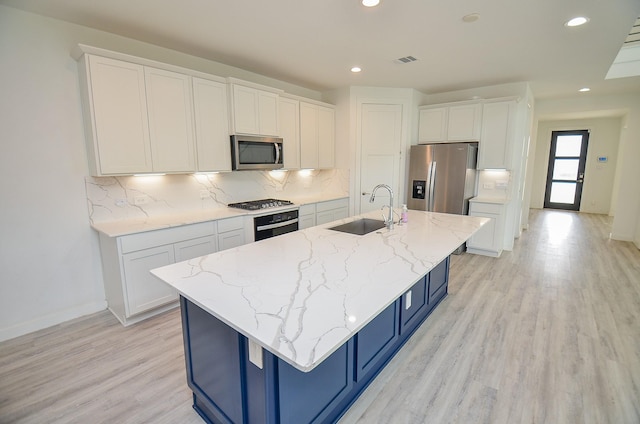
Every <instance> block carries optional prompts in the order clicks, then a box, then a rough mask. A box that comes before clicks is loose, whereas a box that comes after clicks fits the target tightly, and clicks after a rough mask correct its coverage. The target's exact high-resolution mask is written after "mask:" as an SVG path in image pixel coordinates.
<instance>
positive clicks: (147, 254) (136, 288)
mask: <svg viewBox="0 0 640 424" xmlns="http://www.w3.org/2000/svg"><path fill="white" fill-rule="evenodd" d="M174 262H175V252H174V249H173V246H172V245H167V246H159V247H154V248H152V249H144V250H140V251H138V252H133V253H127V254H125V255H122V268H123V274H124V283H125V287H124V289H125V290H126V293H125V298H126V305H127V308H126V310H127V314H126V315H127V316H132V315H136V314H139V313H142V312H145V311H148V310H150V309H153V308H155V307H158V306H162V305H164V304H166V303H170V302H173V301H175V300H176V299H177V294H176V291H175V290H174V289H173V288H172V287H171V286H169V285H168V284H163V283H162V282H161V281H158V279H157V278H156V277H154V276H153V275H151V273H150V272H149V270H151V269H154V268H158V267H161V266H165V265H170V264H172V263H174Z"/></svg>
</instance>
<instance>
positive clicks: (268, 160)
mask: <svg viewBox="0 0 640 424" xmlns="http://www.w3.org/2000/svg"><path fill="white" fill-rule="evenodd" d="M282 143H283V139H282V138H279V137H255V136H248V135H232V136H231V167H232V169H233V170H237V171H242V170H255V169H267V170H269V169H279V168H282V166H283V165H282V164H283V154H282Z"/></svg>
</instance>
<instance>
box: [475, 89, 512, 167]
mask: <svg viewBox="0 0 640 424" xmlns="http://www.w3.org/2000/svg"><path fill="white" fill-rule="evenodd" d="M515 111H516V102H515V101H514V100H511V101H504V102H491V103H485V104H484V105H483V111H482V133H481V135H480V143H479V145H478V169H488V168H504V169H511V160H510V159H511V145H512V143H513V142H514V140H513V138H514V134H513V131H514V129H513V127H514V125H513V120H514V117H515Z"/></svg>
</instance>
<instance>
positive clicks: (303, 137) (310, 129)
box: [300, 102, 319, 169]
mask: <svg viewBox="0 0 640 424" xmlns="http://www.w3.org/2000/svg"><path fill="white" fill-rule="evenodd" d="M318 163H319V162H318V106H316V105H313V104H310V103H305V102H300V168H307V169H309V168H317V167H318Z"/></svg>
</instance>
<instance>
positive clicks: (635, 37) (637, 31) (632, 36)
mask: <svg viewBox="0 0 640 424" xmlns="http://www.w3.org/2000/svg"><path fill="white" fill-rule="evenodd" d="M638 42H640V17H639V18H638V19H636V23H635V24H634V25H633V27H632V28H631V31H629V35H628V36H627V39H626V40H624V45H625V46H628V45H629V44H632V43H638ZM639 44H640V43H639Z"/></svg>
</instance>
